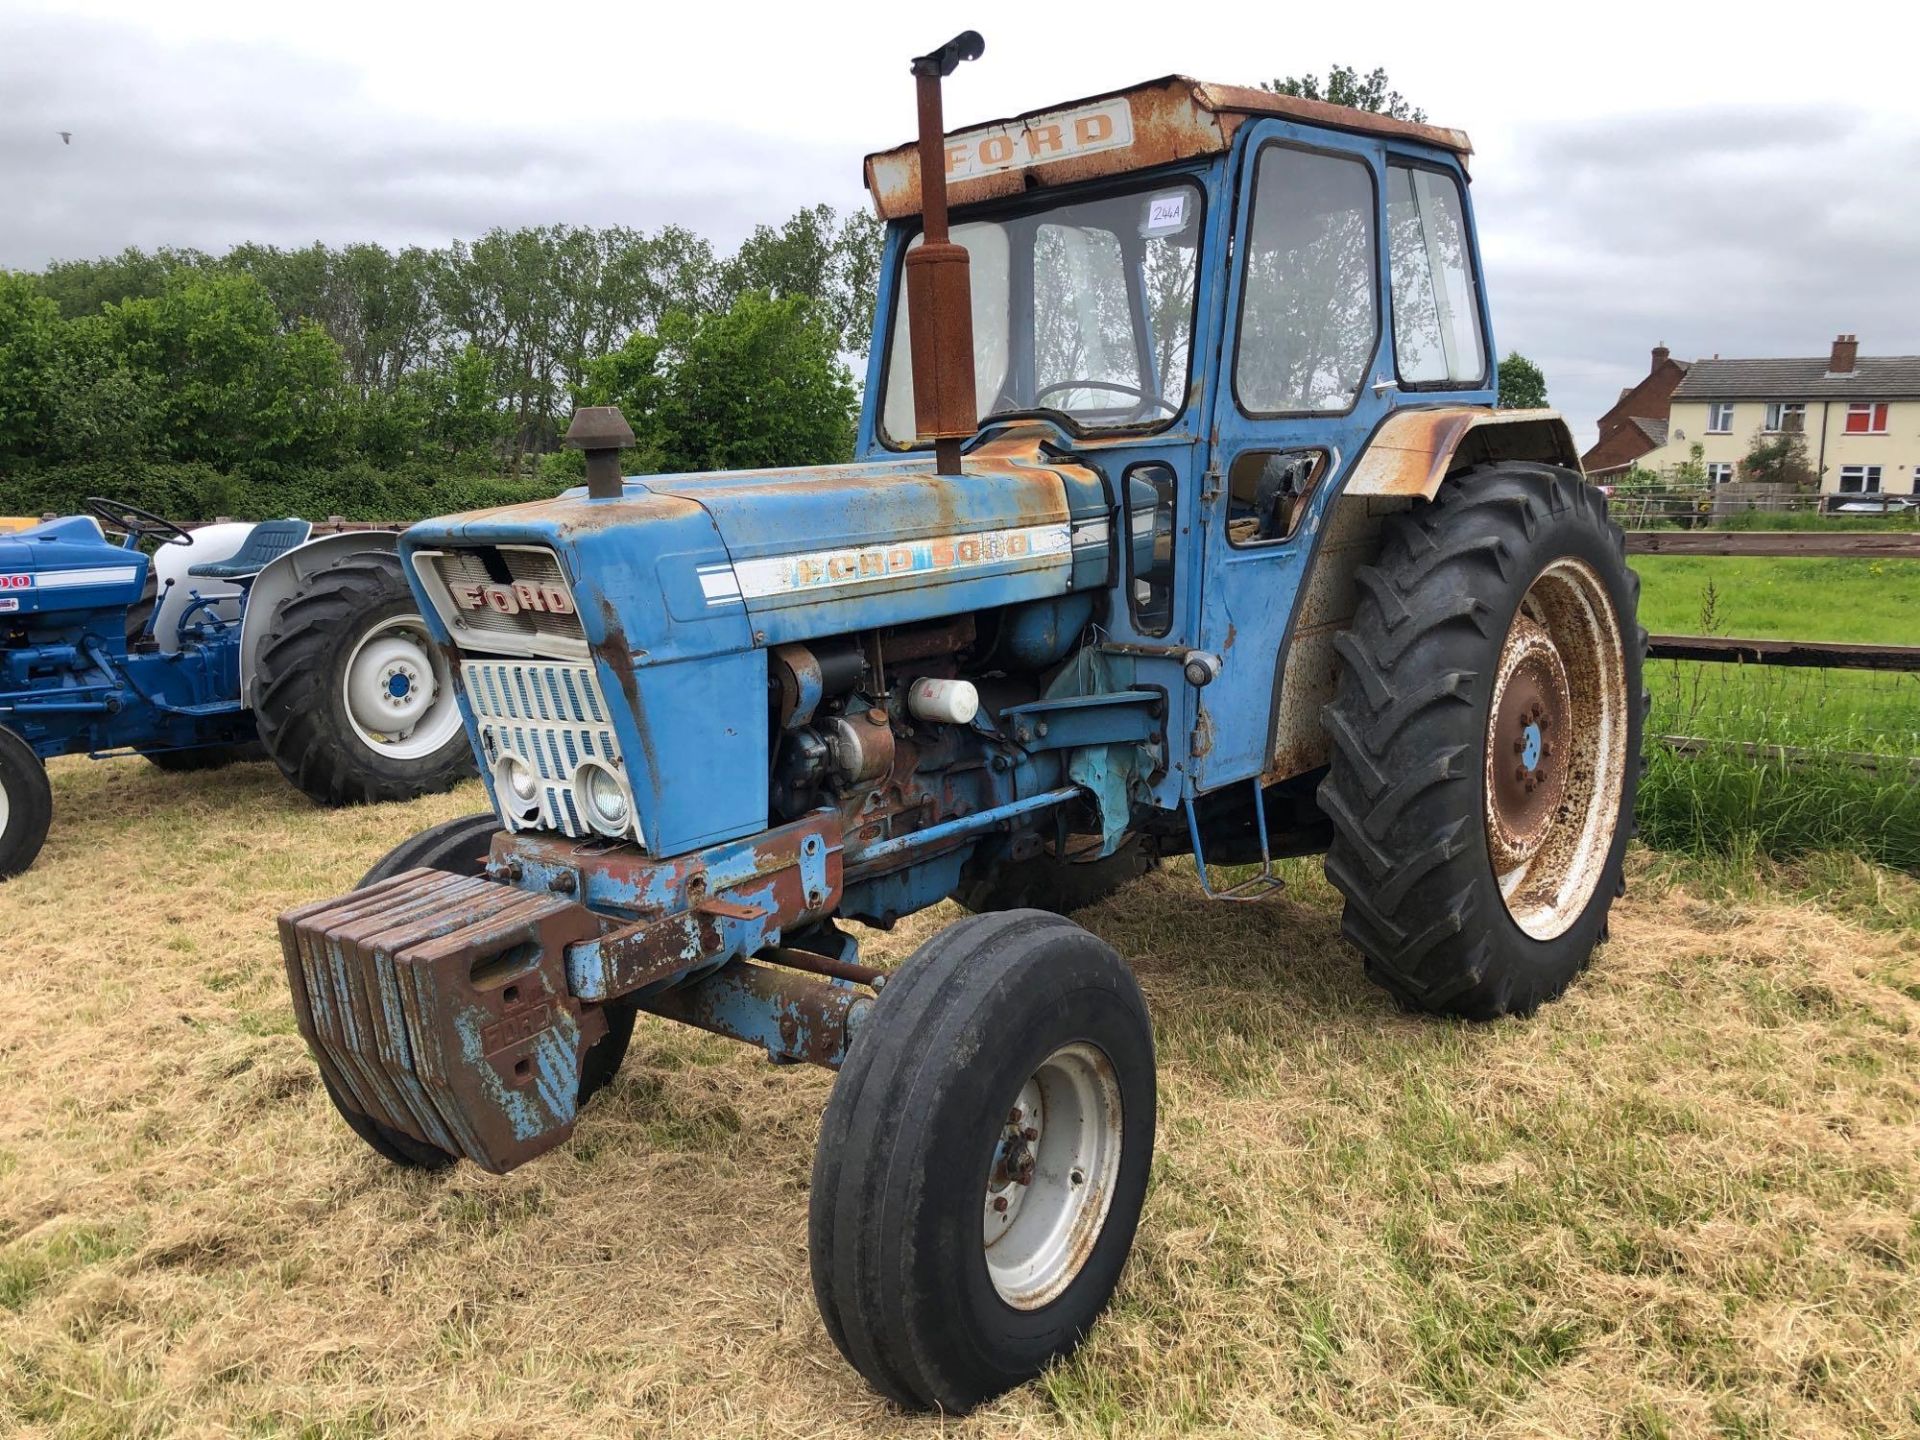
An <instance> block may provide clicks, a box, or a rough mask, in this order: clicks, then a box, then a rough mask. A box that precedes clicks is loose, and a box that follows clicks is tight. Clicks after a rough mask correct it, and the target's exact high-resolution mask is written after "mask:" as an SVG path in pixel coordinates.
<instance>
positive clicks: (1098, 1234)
mask: <svg viewBox="0 0 1920 1440" xmlns="http://www.w3.org/2000/svg"><path fill="white" fill-rule="evenodd" d="M1153 1126H1154V1065H1153V1028H1152V1025H1151V1023H1150V1022H1149V1020H1148V1018H1147V1012H1146V1005H1145V1003H1144V1002H1143V1001H1142V999H1141V997H1140V990H1139V987H1138V986H1137V985H1136V984H1135V983H1134V980H1133V976H1132V974H1131V972H1130V971H1129V970H1128V969H1127V967H1126V965H1125V964H1124V963H1123V962H1122V961H1121V959H1120V957H1119V956H1118V955H1116V954H1114V952H1113V951H1112V950H1111V949H1110V948H1109V947H1108V946H1107V945H1106V944H1104V943H1103V942H1102V941H1100V940H1098V939H1096V938H1095V937H1094V936H1092V935H1090V934H1088V933H1087V932H1086V931H1085V930H1082V929H1081V928H1080V927H1079V926H1078V925H1075V924H1073V923H1072V922H1071V921H1068V920H1064V919H1062V918H1060V917H1059V916H1057V915H1052V914H1048V913H1045V912H1042V911H1038V910H1014V911H1009V912H1007V913H1005V914H1001V915H981V916H974V917H971V918H969V919H966V920H962V921H960V922H959V923H958V924H955V925H951V926H949V927H948V928H947V929H946V930H944V931H942V932H941V933H940V934H939V935H937V936H935V937H934V938H933V939H932V940H931V941H929V942H928V943H927V944H926V945H924V946H922V947H921V949H920V950H919V951H918V953H916V954H915V955H914V957H913V958H912V959H911V960H909V961H908V962H907V963H906V965H905V966H904V967H902V969H901V971H900V972H899V974H898V975H896V976H895V977H894V978H893V979H892V980H891V981H890V982H889V983H888V985H887V986H886V987H885V988H884V989H883V990H881V992H880V995H879V998H878V999H877V1000H876V1001H875V1002H874V1008H873V1010H872V1012H871V1013H870V1015H869V1016H868V1017H867V1019H866V1020H865V1022H864V1023H863V1024H862V1025H861V1027H860V1029H859V1030H858V1032H857V1034H856V1038H855V1040H854V1042H853V1046H852V1049H851V1051H850V1052H849V1054H848V1056H847V1061H846V1064H845V1065H844V1066H843V1067H842V1069H841V1071H840V1076H839V1078H838V1080H837V1081H836V1082H835V1084H834V1087H833V1098H832V1100H831V1101H830V1102H829V1103H828V1105H827V1113H826V1116H825V1118H824V1120H823V1121H822V1123H821V1127H820V1143H819V1149H818V1150H817V1151H816V1153H815V1156H814V1165H813V1187H812V1192H811V1194H810V1196H809V1199H808V1232H807V1238H808V1251H809V1255H810V1257H811V1261H812V1270H813V1290H814V1297H815V1299H816V1301H817V1302H818V1304H819V1306H820V1313H821V1317H822V1319H824V1321H825V1322H826V1327H827V1332H828V1333H829V1334H830V1335H831V1336H832V1337H833V1342H834V1344H835V1345H837V1346H838V1347H839V1349H840V1353H841V1354H842V1355H844V1356H845V1357H846V1358H847V1360H848V1361H849V1362H850V1363H851V1364H852V1365H853V1366H854V1368H855V1369H857V1370H859V1372H860V1373H861V1374H862V1375H863V1376H864V1377H866V1380H867V1382H868V1383H869V1384H871V1385H872V1386H873V1387H874V1388H875V1389H876V1390H878V1391H879V1392H880V1393H881V1394H883V1395H885V1396H887V1397H888V1398H889V1399H892V1400H894V1401H895V1402H897V1403H899V1404H901V1405H905V1406H909V1407H912V1408H914V1409H932V1408H936V1407H937V1408H939V1409H942V1410H949V1411H954V1412H964V1411H966V1410H969V1409H971V1408H972V1407H973V1406H974V1405H977V1404H978V1403H980V1402H981V1401H982V1400H986V1399H989V1398H991V1397H992V1396H994V1395H998V1394H1000V1393H1001V1392H1002V1391H1005V1390H1008V1389H1011V1388H1012V1387H1013V1386H1015V1385H1019V1384H1021V1383H1022V1382H1024V1381H1026V1380H1029V1379H1031V1378H1033V1377H1034V1376H1035V1375H1038V1374H1039V1373H1040V1372H1041V1370H1043V1369H1044V1368H1045V1367H1046V1365H1047V1364H1048V1362H1049V1361H1051V1360H1053V1359H1054V1358H1056V1357H1058V1356H1060V1355H1064V1354H1066V1353H1067V1352H1068V1351H1070V1350H1072V1349H1073V1348H1074V1347H1075V1346H1076V1345H1078V1344H1079V1343H1080V1341H1081V1340H1082V1339H1083V1338H1084V1337H1085V1335H1086V1334H1087V1331H1088V1330H1089V1329H1090V1328H1091V1327H1092V1325H1093V1323H1094V1321H1095V1320H1096V1319H1097V1318H1098V1317H1099V1315H1100V1312H1101V1311H1102V1310H1104V1309H1105V1308H1106V1305H1107V1301H1108V1299H1109V1298H1110V1297H1111V1296H1112V1294H1113V1290H1114V1286H1115V1285H1116V1284H1117V1283H1118V1281H1119V1278H1120V1271H1121V1267H1122V1266H1123V1265H1124V1264H1125V1263H1126V1258H1127V1252H1128V1251H1129V1249H1131V1247H1132V1244H1133V1234H1134V1229H1135V1226H1136V1225H1137V1224H1138V1222H1139V1218H1140V1207H1141V1204H1142V1202H1143V1201H1144V1199H1145V1197H1146V1189H1147V1173H1148V1170H1149V1168H1150V1165H1151V1162H1152V1159H1153Z"/></svg>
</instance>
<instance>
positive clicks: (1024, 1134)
mask: <svg viewBox="0 0 1920 1440" xmlns="http://www.w3.org/2000/svg"><path fill="white" fill-rule="evenodd" d="M1020 1138H1021V1139H1022V1140H1038V1139H1039V1138H1040V1132H1039V1131H1038V1130H1036V1129H1034V1128H1033V1127H1032V1126H1031V1125H1029V1126H1028V1127H1027V1128H1026V1129H1024V1130H1022V1131H1021V1132H1020Z"/></svg>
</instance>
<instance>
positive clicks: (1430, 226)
mask: <svg viewBox="0 0 1920 1440" xmlns="http://www.w3.org/2000/svg"><path fill="white" fill-rule="evenodd" d="M1387 268H1388V274H1389V277H1390V279H1391V280H1392V288H1393V349H1394V358H1395V360H1396V362H1397V363H1398V366H1399V372H1400V383H1401V384H1402V385H1406V386H1422V385H1424V386H1436V387H1441V388H1454V389H1461V388H1472V387H1476V386H1478V385H1480V384H1481V383H1482V382H1483V381H1485V379H1486V377H1487V356H1486V349H1485V347H1484V345H1483V344H1482V343H1481V339H1480V299H1479V290H1478V286H1477V285H1476V283H1475V280H1474V274H1473V255H1472V252H1471V250H1470V249H1469V247H1468V243H1467V222H1466V206H1465V204H1464V202H1463V201H1462V199H1461V195H1460V185H1459V182H1458V181H1456V180H1455V179H1454V177H1453V176H1451V175H1449V174H1446V173H1444V172H1442V171H1439V170H1429V169H1426V168H1424V167H1422V166H1416V165H1403V164H1397V163H1396V164H1390V165H1388V167H1387Z"/></svg>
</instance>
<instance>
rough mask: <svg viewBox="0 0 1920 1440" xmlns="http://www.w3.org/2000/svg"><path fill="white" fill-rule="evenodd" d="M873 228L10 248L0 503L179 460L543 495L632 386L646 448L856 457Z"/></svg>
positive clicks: (1, 295) (656, 452) (291, 477)
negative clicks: (850, 363)
mask: <svg viewBox="0 0 1920 1440" xmlns="http://www.w3.org/2000/svg"><path fill="white" fill-rule="evenodd" d="M880 243H881V234H880V227H879V225H878V223H877V222H876V221H875V220H874V219H873V218H872V217H871V216H870V215H868V214H866V213H865V212H855V213H853V214H850V215H845V216H842V215H840V214H837V213H836V212H835V211H834V209H833V208H832V207H831V206H827V205H819V206H814V207H812V208H809V209H804V210H801V211H799V212H798V213H796V214H795V215H794V216H792V217H791V218H790V219H789V220H787V221H786V223H785V224H783V225H779V226H761V227H759V228H758V229H757V230H755V231H754V233H753V234H752V235H750V236H749V237H748V238H747V239H746V240H745V241H744V242H743V243H742V244H741V245H740V247H739V248H738V249H737V250H735V251H734V252H733V253H732V254H721V253H720V252H718V251H717V250H716V249H715V247H714V246H713V244H712V243H711V242H710V241H708V240H707V239H705V238H704V237H702V236H699V235H697V234H695V233H693V232H692V231H690V230H687V229H684V228H682V227H679V226H667V227H664V228H662V229H660V230H658V231H654V232H651V233H649V232H644V231H639V230H634V229H629V228H627V227H619V226H616V227H609V228H602V229H596V228H592V227H586V226H569V225H548V226H537V227H526V228H521V229H515V230H506V229H496V230H493V231H491V232H489V233H488V234H487V235H485V236H483V237H481V238H480V239H478V240H474V241H471V242H468V241H455V242H453V243H452V244H449V245H447V246H445V247H442V248H437V249H428V248H424V247H405V248H401V249H394V250H390V249H387V248H385V247H383V246H380V245H373V244H356V245H346V246H340V247H333V246H327V245H321V244H314V245H311V246H308V247H305V248H303V249H282V248H278V247H275V246H270V245H251V244H249V245H240V246H237V247H235V248H234V249H232V250H230V251H228V252H226V253H225V254H223V255H219V256H212V255H208V254H205V253H203V252H200V251H196V250H187V249H171V248H163V249H159V250H152V251H147V250H138V249H128V250H125V251H123V252H122V253H120V254H119V255H115V256H111V257H106V258H102V259H97V260H70V261H57V262H55V263H53V264H50V265H48V266H47V267H46V269H45V270H43V271H40V272H38V273H25V272H0V481H4V482H5V488H6V489H7V490H9V491H12V492H14V495H17V496H18V497H19V499H14V498H13V496H9V497H8V499H7V501H6V502H5V503H0V510H22V509H28V508H30V507H29V506H27V505H26V504H24V503H22V502H23V501H26V500H29V499H32V498H34V497H36V496H50V495H52V494H56V493H57V494H64V491H65V489H67V488H71V486H72V485H80V484H85V485H94V484H105V483H106V481H107V478H108V477H110V475H111V474H112V473H115V471H116V469H117V471H118V472H119V473H124V474H134V475H137V474H149V473H152V472H165V471H166V470H167V469H168V467H173V468H174V469H181V468H182V467H184V468H185V469H186V470H188V471H191V472H192V473H193V474H198V475H201V476H220V477H225V478H226V479H227V480H237V481H238V483H239V484H240V485H241V486H242V488H245V487H247V486H249V485H250V486H253V487H254V488H256V489H259V488H263V487H264V488H266V489H272V488H274V487H275V486H276V485H277V486H278V487H279V488H280V489H282V490H285V489H288V488H290V487H291V488H292V489H293V490H296V491H297V490H298V489H299V483H298V482H299V481H300V479H301V477H308V478H310V477H311V476H312V475H313V474H314V473H315V472H324V471H334V470H342V471H348V472H353V473H354V474H355V475H357V476H358V477H360V478H359V481H358V482H357V483H358V485H359V488H361V489H368V488H373V489H377V476H378V474H379V473H380V472H383V471H385V472H394V473H399V474H414V475H419V474H421V473H423V472H425V471H426V470H428V469H432V470H434V471H437V472H443V473H448V474H455V475H466V476H491V477H493V478H494V479H495V480H496V481H502V482H524V484H525V486H526V487H527V488H529V490H530V492H533V493H542V494H544V493H550V492H551V490H552V489H553V488H554V485H553V482H554V480H556V479H564V478H566V477H567V475H569V474H570V473H571V463H570V462H571V461H572V458H573V457H571V456H566V455H556V454H555V453H554V452H555V451H556V450H557V448H558V445H559V439H560V436H561V435H562V434H563V433H564V431H565V428H566V424H567V417H568V415H569V414H570V412H571V410H572V409H573V407H574V406H575V405H576V404H581V403H618V404H620V405H622V406H623V408H626V409H627V416H628V420H629V421H630V423H632V425H633V427H634V430H635V434H636V436H637V445H636V449H637V450H638V451H639V453H638V454H637V455H636V456H634V457H633V459H634V463H635V464H636V465H638V466H642V467H644V468H648V469H658V470H687V469H702V468H709V467H713V466H720V465H730V464H769V463H816V462H823V461H829V460H835V459H840V458H844V457H845V455H846V454H847V453H848V452H849V451H850V448H851V442H852V433H853V424H854V417H855V409H856V392H855V388H854V384H853V378H852V376H851V374H850V373H849V372H848V370H847V366H846V363H845V358H844V357H845V356H846V355H848V354H849V353H864V351H865V350H866V347H867V337H868V323H869V317H870V314H871V311H872V307H873V294H874V289H875V284H876V280H877V276H878V270H879V258H880ZM161 478H162V479H167V478H168V477H166V476H165V475H164V474H162V476H161ZM173 479H174V480H177V479H178V477H173ZM69 482H70V483H69ZM156 483H157V482H156ZM186 483H187V485H188V488H192V485H193V483H195V482H193V481H192V479H191V478H189V479H188V481H187V482H186ZM209 483H211V482H209ZM122 488H123V489H124V488H125V487H124V486H123V487H122ZM162 488H170V489H171V490H177V489H178V488H179V485H178V484H177V483H175V484H170V487H169V486H162ZM216 488H217V487H216ZM127 498H130V499H137V497H134V496H128V497H127ZM260 498H263V499H264V498H265V497H260ZM175 503H179V502H178V501H177V500H176V502H175ZM374 503H375V504H377V503H378V502H377V497H374ZM268 508H287V507H285V506H271V505H270V506H269V507H268ZM233 513H242V512H241V511H238V510H236V511H234V512H233ZM342 513H344V512H342Z"/></svg>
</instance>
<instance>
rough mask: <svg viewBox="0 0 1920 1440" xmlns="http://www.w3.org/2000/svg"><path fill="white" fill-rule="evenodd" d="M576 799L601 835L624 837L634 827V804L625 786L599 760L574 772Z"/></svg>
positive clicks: (587, 761) (583, 813)
mask: <svg viewBox="0 0 1920 1440" xmlns="http://www.w3.org/2000/svg"><path fill="white" fill-rule="evenodd" d="M573 800H574V804H576V805H578V806H579V807H580V813H581V814H582V815H584V816H586V819H587V823H588V824H589V825H591V826H592V827H593V828H594V829H595V830H597V831H599V832H600V833H601V834H602V835H613V836H624V835H626V834H627V833H628V832H629V830H630V829H631V828H632V824H633V802H632V801H631V800H630V799H628V798H627V787H626V785H625V784H624V783H623V782H622V781H621V779H620V777H619V776H618V775H616V774H614V773H613V771H612V770H610V769H608V768H607V767H606V766H605V765H602V764H601V763H600V762H599V761H597V760H585V761H582V762H581V764H580V768H579V769H578V770H576V771H574V772H573Z"/></svg>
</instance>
